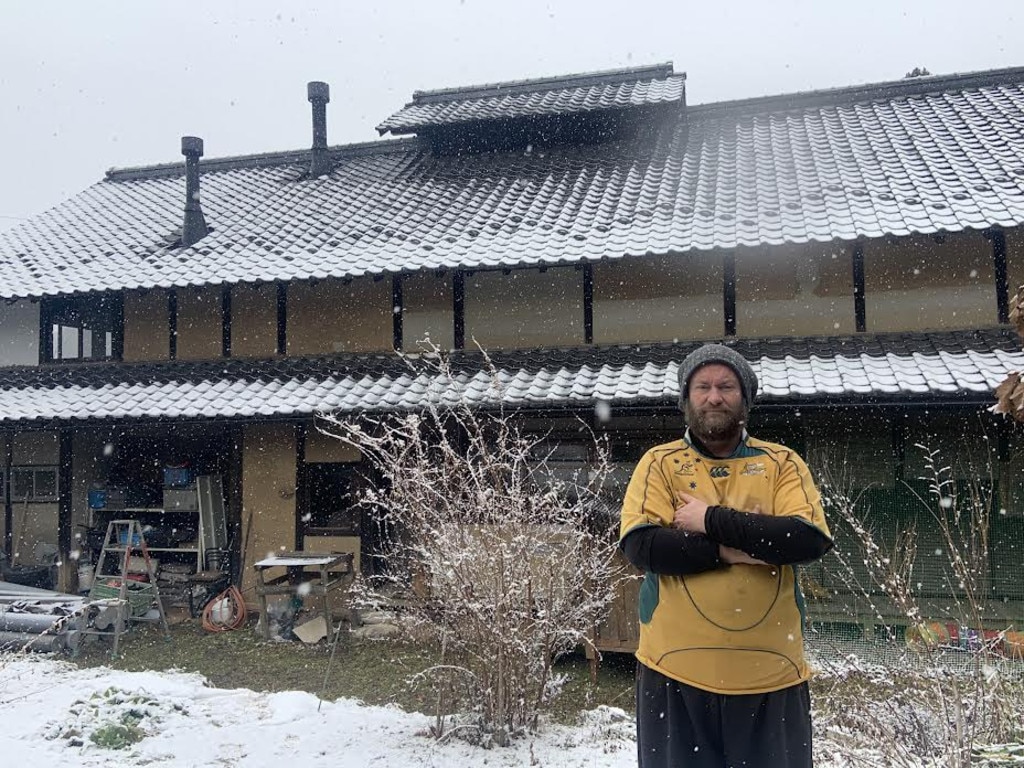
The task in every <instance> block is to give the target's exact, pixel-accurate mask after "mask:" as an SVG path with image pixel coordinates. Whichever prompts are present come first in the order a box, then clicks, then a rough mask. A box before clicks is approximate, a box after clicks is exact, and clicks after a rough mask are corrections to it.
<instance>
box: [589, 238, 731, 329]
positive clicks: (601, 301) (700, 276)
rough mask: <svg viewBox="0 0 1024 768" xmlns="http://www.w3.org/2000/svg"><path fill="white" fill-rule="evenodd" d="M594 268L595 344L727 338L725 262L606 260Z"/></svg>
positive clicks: (687, 257) (700, 258) (707, 258)
mask: <svg viewBox="0 0 1024 768" xmlns="http://www.w3.org/2000/svg"><path fill="white" fill-rule="evenodd" d="M593 270H594V343H596V344H636V343H639V342H648V341H655V342H656V341H675V340H684V339H709V338H711V339H713V338H720V337H721V336H723V335H725V320H724V319H723V316H722V311H723V310H722V306H723V300H722V280H723V272H722V259H721V257H720V256H718V255H715V254H706V253H702V254H677V255H673V256H665V257H654V258H626V259H621V260H616V261H602V262H600V263H598V264H595V265H594V267H593Z"/></svg>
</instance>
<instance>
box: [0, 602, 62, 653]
mask: <svg viewBox="0 0 1024 768" xmlns="http://www.w3.org/2000/svg"><path fill="white" fill-rule="evenodd" d="M35 607H36V608H37V609H38V608H41V606H35ZM51 610H57V611H59V612H58V613H53V612H51V613H41V612H34V611H32V610H26V609H24V608H16V607H10V606H0V650H29V651H44V652H50V653H53V652H71V651H76V650H78V648H79V646H80V645H81V635H80V634H79V633H78V631H77V630H76V625H75V621H74V618H75V616H74V614H73V613H68V612H67V611H66V610H65V609H64V608H63V607H58V608H56V609H52V608H51Z"/></svg>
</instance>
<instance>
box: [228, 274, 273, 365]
mask: <svg viewBox="0 0 1024 768" xmlns="http://www.w3.org/2000/svg"><path fill="white" fill-rule="evenodd" d="M276 352H277V286H276V285H272V284H268V285H236V286H234V287H232V289H231V356H232V357H273V356H274V354H275V353H276Z"/></svg>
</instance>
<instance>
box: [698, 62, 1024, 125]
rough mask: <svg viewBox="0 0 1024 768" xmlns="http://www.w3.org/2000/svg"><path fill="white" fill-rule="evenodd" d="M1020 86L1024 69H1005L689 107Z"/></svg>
mask: <svg viewBox="0 0 1024 768" xmlns="http://www.w3.org/2000/svg"><path fill="white" fill-rule="evenodd" d="M1020 82H1024V67H1005V68H1002V69H985V70H976V71H972V72H954V73H952V74H948V75H929V76H925V77H911V78H907V77H904V78H901V79H899V80H882V81H879V82H874V83H862V84H860V85H843V86H837V87H834V88H818V89H812V90H809V91H792V92H790V93H779V94H769V95H766V96H751V97H745V98H740V99H731V100H727V101H709V102H705V103H702V104H690V105H689V106H688V107H687V113H688V114H691V115H692V114H694V113H696V114H701V113H709V112H733V111H741V110H742V111H746V110H749V109H750V107H759V106H764V107H772V106H775V105H776V104H779V105H780V106H782V107H783V109H787V110H788V109H799V108H803V107H812V106H822V105H825V104H829V103H836V102H850V103H853V102H857V101H884V100H891V99H894V98H899V97H901V96H919V95H924V94H930V93H934V94H938V93H948V92H949V91H954V90H965V89H968V88H970V89H974V88H981V87H984V86H993V85H1006V84H1010V83H1020ZM858 96H867V97H869V98H866V99H858V98H857V97H858ZM765 111H767V110H765Z"/></svg>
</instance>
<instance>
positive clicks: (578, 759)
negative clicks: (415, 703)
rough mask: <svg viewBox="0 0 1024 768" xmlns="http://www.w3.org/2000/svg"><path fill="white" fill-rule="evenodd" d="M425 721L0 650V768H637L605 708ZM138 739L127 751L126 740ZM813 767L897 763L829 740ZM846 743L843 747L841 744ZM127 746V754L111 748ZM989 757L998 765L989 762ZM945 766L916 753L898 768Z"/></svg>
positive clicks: (1007, 761)
mask: <svg viewBox="0 0 1024 768" xmlns="http://www.w3.org/2000/svg"><path fill="white" fill-rule="evenodd" d="M430 723H431V719H430V718H429V717H427V716H426V715H421V714H410V713H406V712H403V711H401V710H399V709H397V708H391V707H371V706H366V705H363V704H361V703H360V702H358V701H354V700H352V699H338V700H337V701H333V702H332V701H323V702H321V701H319V700H318V699H317V698H316V697H315V696H313V695H311V694H308V693H303V692H294V691H293V692H285V693H266V692H263V693H258V692H254V691H250V690H247V689H235V690H225V689H220V688H212V687H210V686H209V685H208V684H207V683H206V681H205V680H204V679H203V678H202V677H201V676H200V675H196V674H186V673H179V672H120V671H117V670H112V669H109V668H102V667H101V668H90V669H79V668H78V667H76V666H75V665H73V664H70V663H68V662H65V661H61V660H57V659H53V658H50V657H46V656H41V655H40V656H22V655H15V654H6V655H5V654H2V653H0V765H4V766H8V765H10V766H31V767H32V768H50V766H57V765H80V766H90V767H96V766H117V767H118V768H121V767H122V766H126V765H132V766H141V765H153V766H161V767H163V766H168V767H169V768H185V767H186V766H187V767H188V768H193V767H200V766H203V767H205V766H210V767H211V768H213V766H218V767H219V768H225V767H227V766H238V767H239V768H250V767H251V768H261V767H262V766H266V767H267V768H271V767H272V768H281V766H285V765H288V764H289V763H291V764H294V765H301V766H303V768H316V767H317V766H325V768H326V766H330V767H331V768H339V767H340V768H345V767H346V766H353V767H355V766H359V767H360V768H362V766H382V768H385V767H390V766H403V768H404V767H405V766H417V767H418V766H438V767H441V766H444V767H445V768H447V767H448V766H457V768H511V767H512V766H537V767H539V768H544V767H545V766H547V767H549V768H551V767H553V766H557V767H558V768H627V766H628V767H630V768H632V766H635V765H636V744H635V740H634V739H635V731H634V728H633V722H632V715H628V714H627V713H625V712H623V711H622V710H619V709H615V708H611V707H599V708H597V709H595V710H592V711H590V712H587V713H585V715H584V716H583V717H582V718H581V722H580V724H579V725H577V726H575V727H565V726H556V725H548V726H546V727H545V728H543V729H542V731H541V732H540V733H539V734H536V735H533V736H529V737H524V738H521V739H518V740H516V741H514V742H513V745H512V746H511V747H506V748H495V749H490V750H484V749H482V748H479V747H474V746H470V745H468V744H466V743H465V742H462V741H459V740H458V739H451V740H448V741H446V742H444V743H438V742H437V741H436V740H434V739H433V738H431V737H429V736H428V735H426V733H427V729H428V728H429V726H430ZM126 737H134V738H135V739H137V740H135V741H134V742H133V743H130V744H127V745H125V743H126V742H127V741H129V740H131V738H126ZM826 738H827V741H825V740H821V739H820V738H819V741H818V742H817V744H816V749H817V751H819V756H818V760H817V763H816V764H817V766H818V768H854V767H855V768H868V767H869V766H879V768H881V767H882V766H885V767H886V768H889V767H890V766H892V765H893V763H892V761H891V759H883V758H881V757H880V756H878V755H877V754H871V753H865V752H864V751H863V750H854V749H853V748H852V747H851V746H850V745H849V743H848V741H846V740H843V739H839V738H832V737H831V736H829V737H826ZM844 744H845V746H844ZM117 747H123V748H117ZM996 754H998V755H999V756H998V757H996ZM992 758H993V759H990V760H988V761H981V763H979V764H984V765H988V766H1009V765H1022V764H1024V746H1021V745H1019V744H1017V745H1013V746H1012V747H1008V748H1006V749H1002V750H994V752H993V754H992ZM938 764H944V763H942V761H937V760H935V759H934V758H933V759H932V761H928V760H926V759H920V760H919V759H916V758H914V757H912V756H907V758H906V759H905V760H903V761H901V763H900V765H901V766H902V768H911V767H914V768H916V767H917V766H920V767H921V768H925V767H926V766H927V767H929V768H930V767H931V766H934V765H938Z"/></svg>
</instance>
